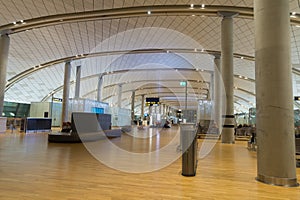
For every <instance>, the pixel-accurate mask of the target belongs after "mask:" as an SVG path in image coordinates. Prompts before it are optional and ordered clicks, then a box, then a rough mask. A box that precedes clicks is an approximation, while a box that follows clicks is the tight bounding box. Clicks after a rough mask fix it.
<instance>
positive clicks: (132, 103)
mask: <svg viewBox="0 0 300 200" xmlns="http://www.w3.org/2000/svg"><path fill="white" fill-rule="evenodd" d="M134 103H135V91H132V94H131V121H132V122H133V120H134Z"/></svg>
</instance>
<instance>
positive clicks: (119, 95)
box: [118, 84, 122, 108]
mask: <svg viewBox="0 0 300 200" xmlns="http://www.w3.org/2000/svg"><path fill="white" fill-rule="evenodd" d="M121 107H122V85H121V84H119V85H118V108H121Z"/></svg>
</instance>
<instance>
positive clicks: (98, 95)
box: [97, 74, 103, 101]
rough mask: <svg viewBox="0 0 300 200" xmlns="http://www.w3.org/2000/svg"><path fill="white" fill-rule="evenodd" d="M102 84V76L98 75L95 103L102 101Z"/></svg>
mask: <svg viewBox="0 0 300 200" xmlns="http://www.w3.org/2000/svg"><path fill="white" fill-rule="evenodd" d="M102 84H103V74H100V75H99V78H98V88H97V101H101V100H102Z"/></svg>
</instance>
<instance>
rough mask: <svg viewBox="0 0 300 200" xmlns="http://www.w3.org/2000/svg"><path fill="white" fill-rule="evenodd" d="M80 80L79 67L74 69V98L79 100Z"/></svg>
mask: <svg viewBox="0 0 300 200" xmlns="http://www.w3.org/2000/svg"><path fill="white" fill-rule="evenodd" d="M80 78H81V66H80V65H79V66H77V67H76V85H75V96H74V97H75V98H79V94H80Z"/></svg>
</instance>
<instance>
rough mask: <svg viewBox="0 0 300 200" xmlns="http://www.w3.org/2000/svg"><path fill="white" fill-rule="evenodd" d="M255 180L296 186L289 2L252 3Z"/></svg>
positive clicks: (256, 0)
mask: <svg viewBox="0 0 300 200" xmlns="http://www.w3.org/2000/svg"><path fill="white" fill-rule="evenodd" d="M254 15H255V76H256V77H255V79H256V126H257V127H256V130H257V143H258V149H257V180H259V181H261V182H264V183H268V184H273V185H280V186H296V185H297V176H296V163H295V135H294V114H293V94H292V78H291V76H292V71H291V53H290V50H291V47H290V43H291V41H290V32H289V30H290V16H289V1H286V0H276V1H274V0H255V1H254Z"/></svg>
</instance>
